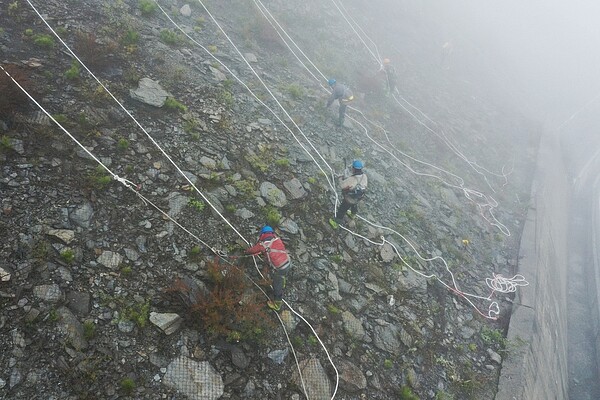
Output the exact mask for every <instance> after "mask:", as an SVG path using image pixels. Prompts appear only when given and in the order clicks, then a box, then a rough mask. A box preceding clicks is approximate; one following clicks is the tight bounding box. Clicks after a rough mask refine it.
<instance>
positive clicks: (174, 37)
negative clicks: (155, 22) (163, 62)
mask: <svg viewBox="0 0 600 400" xmlns="http://www.w3.org/2000/svg"><path fill="white" fill-rule="evenodd" d="M159 37H160V40H162V41H163V42H164V43H165V44H168V45H169V46H176V45H178V44H180V43H181V42H183V39H182V37H181V36H180V35H179V34H178V33H177V32H175V31H172V30H170V29H163V30H162V31H160V34H159Z"/></svg>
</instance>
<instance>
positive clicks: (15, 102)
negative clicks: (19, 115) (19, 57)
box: [0, 64, 32, 118]
mask: <svg viewBox="0 0 600 400" xmlns="http://www.w3.org/2000/svg"><path fill="white" fill-rule="evenodd" d="M3 67H4V69H5V70H6V72H8V73H9V75H10V76H11V77H12V78H13V79H14V80H15V81H17V82H18V83H19V85H21V86H22V87H23V89H25V90H26V91H27V92H30V93H31V92H32V89H31V81H30V80H29V78H28V77H27V75H26V74H25V71H24V70H23V68H22V67H19V66H17V65H12V64H9V65H6V66H3ZM0 93H2V95H0V118H10V117H11V116H12V115H13V114H14V113H15V112H16V111H24V110H25V109H27V108H28V107H29V98H28V97H27V95H26V94H25V93H23V91H22V90H21V89H19V87H18V86H17V85H16V84H15V83H14V82H13V81H12V79H10V78H9V77H8V75H6V74H5V73H4V71H1V70H0Z"/></svg>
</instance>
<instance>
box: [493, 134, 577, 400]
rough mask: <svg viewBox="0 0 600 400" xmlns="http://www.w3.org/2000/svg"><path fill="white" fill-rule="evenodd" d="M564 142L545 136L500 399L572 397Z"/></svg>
mask: <svg viewBox="0 0 600 400" xmlns="http://www.w3.org/2000/svg"><path fill="white" fill-rule="evenodd" d="M562 159H563V158H562V155H561V150H560V148H559V142H558V140H557V138H556V136H554V135H551V134H550V135H544V137H542V139H541V142H540V150H539V153H538V158H537V170H536V173H535V177H534V184H533V188H532V193H531V207H530V209H529V212H528V215H527V221H526V223H525V227H524V231H523V235H522V238H521V246H520V251H519V258H520V262H519V268H518V269H519V273H520V274H522V275H523V276H524V277H525V279H527V281H529V286H527V287H522V288H519V289H518V291H517V295H516V296H515V299H514V302H515V304H514V305H513V313H512V316H511V319H510V325H509V330H508V336H507V339H508V341H509V342H508V343H509V344H508V346H507V349H508V352H507V354H506V355H505V359H504V360H503V363H502V371H501V375H500V380H499V383H498V392H497V394H496V400H542V399H543V400H551V399H567V398H568V369H567V366H568V358H567V309H566V308H567V307H566V304H567V298H566V296H567V290H566V283H567V268H568V267H567V258H568V252H567V239H568V238H567V234H568V212H569V204H568V203H569V184H568V180H567V175H566V172H565V168H564V166H563V163H562Z"/></svg>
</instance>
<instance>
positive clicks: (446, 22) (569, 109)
mask: <svg viewBox="0 0 600 400" xmlns="http://www.w3.org/2000/svg"><path fill="white" fill-rule="evenodd" d="M377 3H379V6H378V7H375V12H376V13H377V11H379V12H380V13H381V14H379V16H380V17H381V20H382V21H385V20H386V18H384V15H387V16H388V18H387V20H388V21H397V24H396V25H395V26H387V27H382V29H383V31H381V32H380V33H379V34H380V35H385V33H386V31H387V33H388V34H389V33H391V32H393V31H395V30H397V32H400V33H401V32H402V30H403V29H408V28H407V27H406V26H402V25H406V24H407V23H408V24H410V23H411V22H412V21H419V22H418V24H422V26H421V27H420V28H417V29H421V30H422V31H424V32H425V35H426V36H425V37H424V38H423V43H421V49H422V51H424V52H429V53H430V54H431V52H433V54H435V53H436V52H437V53H439V52H440V51H441V47H442V46H443V44H444V43H445V42H447V41H451V42H452V44H453V54H452V61H451V65H452V69H453V73H455V74H463V75H464V79H467V80H469V81H473V80H476V84H478V85H481V86H482V87H486V86H487V87H486V89H487V90H490V91H493V92H495V93H496V94H497V95H498V96H505V97H507V100H508V101H510V102H512V103H513V104H514V105H517V106H519V107H521V108H522V109H523V111H524V113H525V114H527V115H529V116H532V117H535V118H537V119H539V120H540V121H543V122H545V123H546V126H548V124H549V125H557V126H558V125H560V124H561V123H563V122H564V121H565V120H566V119H568V118H569V117H570V116H571V115H572V114H573V113H575V112H577V111H578V110H579V109H580V108H582V107H584V106H585V105H586V104H588V103H589V102H590V100H591V99H593V98H595V97H596V96H597V95H598V94H599V93H600V77H599V76H598V71H599V70H600V68H599V66H600V21H599V19H600V3H598V2H594V1H591V0H575V1H568V2H567V1H564V0H562V1H559V0H550V1H540V0H535V1H517V0H508V1H473V0H457V1H451V2H450V1H441V0H439V1H428V2H422V1H418V0H404V1H399V2H398V1H389V0H379V1H377ZM390 14H396V15H395V16H394V18H389V15H390ZM374 26H377V24H374ZM397 43H398V44H399V45H400V43H403V41H398V42H397ZM399 50H400V52H403V53H405V56H406V57H408V58H410V50H407V49H399ZM415 51H418V50H415ZM431 59H432V60H435V59H436V57H435V55H434V56H433V57H432V58H431ZM590 106H593V104H591V105H590Z"/></svg>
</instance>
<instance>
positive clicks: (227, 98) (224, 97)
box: [219, 90, 234, 107]
mask: <svg viewBox="0 0 600 400" xmlns="http://www.w3.org/2000/svg"><path fill="white" fill-rule="evenodd" d="M219 99H220V100H221V103H223V104H224V105H225V106H227V107H231V106H233V103H234V97H233V95H232V94H231V92H229V91H227V90H221V93H220V94H219Z"/></svg>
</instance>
